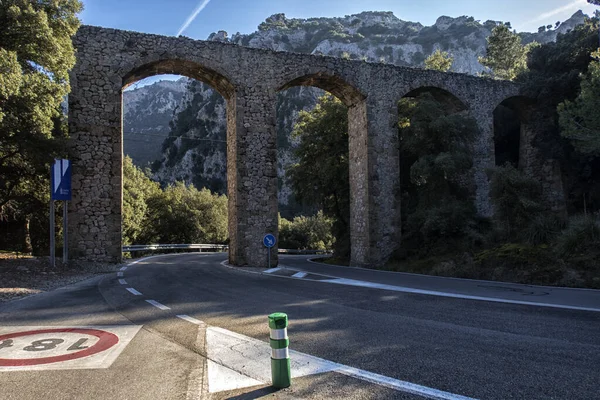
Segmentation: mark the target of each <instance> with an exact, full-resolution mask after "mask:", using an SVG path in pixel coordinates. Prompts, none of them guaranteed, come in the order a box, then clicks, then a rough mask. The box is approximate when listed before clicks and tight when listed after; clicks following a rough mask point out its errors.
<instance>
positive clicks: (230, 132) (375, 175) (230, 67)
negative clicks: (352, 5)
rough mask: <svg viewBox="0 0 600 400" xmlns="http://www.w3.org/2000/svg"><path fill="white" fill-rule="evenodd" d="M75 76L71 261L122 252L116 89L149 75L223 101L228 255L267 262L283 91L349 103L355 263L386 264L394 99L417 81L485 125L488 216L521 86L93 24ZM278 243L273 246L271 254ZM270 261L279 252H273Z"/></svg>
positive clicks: (484, 208) (394, 235) (391, 228)
mask: <svg viewBox="0 0 600 400" xmlns="http://www.w3.org/2000/svg"><path fill="white" fill-rule="evenodd" d="M74 43H75V47H76V49H77V64H76V66H75V68H74V69H73V71H72V74H71V86H72V92H71V94H70V96H69V128H70V132H71V136H72V139H73V140H72V148H73V151H74V159H73V206H72V207H71V209H70V213H71V214H70V215H71V220H72V221H73V224H72V225H71V231H70V239H71V246H72V247H71V248H72V249H74V250H75V251H76V254H75V256H76V258H80V259H86V260H94V261H108V262H118V261H119V260H120V259H121V208H122V189H121V179H122V177H121V170H122V158H123V152H122V128H121V123H122V122H121V119H122V118H121V113H122V111H121V108H122V104H121V98H122V97H121V96H122V89H123V87H125V86H127V85H129V84H131V83H133V82H135V81H136V80H139V79H143V78H145V77H148V76H152V75H156V74H164V73H173V74H180V75H185V76H188V77H190V78H194V79H198V80H200V81H203V82H205V83H207V84H209V85H211V86H213V87H214V88H215V89H216V90H217V91H218V92H219V93H221V95H223V97H224V98H225V100H226V101H227V142H228V150H227V151H228V171H227V175H228V178H227V179H228V197H229V231H230V255H229V257H230V262H232V263H233V264H236V265H246V264H250V265H257V266H265V265H266V263H267V253H266V250H265V248H264V247H263V245H262V237H263V236H264V234H266V233H274V234H277V173H276V172H277V171H276V166H277V159H276V158H277V152H276V150H277V149H276V143H277V142H276V131H275V127H276V123H275V101H276V95H277V92H278V91H279V90H282V89H286V88H288V87H292V86H298V85H312V86H316V87H319V88H321V89H324V90H327V91H329V92H331V93H332V94H334V95H336V96H337V97H338V98H340V99H341V100H342V101H343V102H344V103H345V104H346V106H348V108H349V148H350V157H351V160H352V162H351V169H350V186H351V199H350V200H351V243H352V261H351V262H352V264H353V265H373V264H380V263H382V262H384V261H385V260H386V259H387V258H389V256H390V255H391V253H392V252H393V251H394V250H395V249H396V248H397V247H398V245H399V243H400V225H399V221H400V203H399V198H398V196H399V187H398V181H399V177H398V157H399V155H398V144H397V128H396V122H395V121H396V114H397V107H396V103H397V101H398V100H400V99H401V98H402V97H403V96H404V95H406V94H407V93H409V92H410V91H412V90H415V89H417V88H421V87H434V88H439V89H443V90H445V91H447V92H448V93H449V94H451V95H453V96H455V97H456V98H458V99H459V100H460V101H461V102H463V103H464V104H465V105H466V108H467V109H468V111H469V112H470V113H471V115H473V116H474V117H475V118H476V119H477V121H478V123H479V125H480V127H481V128H482V133H481V137H480V138H479V140H478V141H477V144H476V163H475V164H476V165H475V172H474V175H475V182H476V186H477V199H476V204H477V209H478V210H479V212H480V213H481V214H483V215H489V214H490V213H491V207H490V205H489V196H488V194H489V184H488V181H487V177H486V176H485V172H484V169H485V167H487V166H491V165H492V163H493V160H494V154H493V152H494V147H493V136H492V130H491V122H492V119H491V118H492V113H493V110H494V108H495V107H496V106H497V105H498V104H500V102H502V101H503V100H504V99H506V98H508V97H511V96H515V95H517V94H518V87H517V86H515V85H512V84H510V83H506V82H500V81H492V80H488V79H481V78H476V77H472V76H467V75H463V74H452V73H441V72H436V71H425V70H419V69H412V68H403V67H397V66H393V65H386V64H372V63H366V62H362V61H352V60H343V59H337V58H333V57H325V56H313V55H307V54H295V53H284V52H273V51H269V50H261V49H251V48H245V47H241V46H236V45H232V44H225V43H218V42H205V41H194V40H191V39H188V38H183V37H179V38H176V37H165V36H157V35H148V34H142V33H136V32H128V31H120V30H114V29H105V28H98V27H91V26H83V27H81V28H80V30H79V32H78V33H77V35H76V37H75V39H74ZM276 250H277V249H276V248H275V249H274V250H273V253H272V254H273V255H275V254H276ZM272 260H273V262H274V263H276V262H277V258H276V257H274V258H272Z"/></svg>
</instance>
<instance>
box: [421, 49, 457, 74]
mask: <svg viewBox="0 0 600 400" xmlns="http://www.w3.org/2000/svg"><path fill="white" fill-rule="evenodd" d="M453 62H454V58H453V57H452V56H450V55H449V54H448V52H446V51H441V50H440V49H437V50H436V51H435V52H434V53H433V54H431V55H430V56H429V57H427V58H426V59H425V68H427V69H433V70H435V71H441V72H447V71H449V70H450V68H452V63H453Z"/></svg>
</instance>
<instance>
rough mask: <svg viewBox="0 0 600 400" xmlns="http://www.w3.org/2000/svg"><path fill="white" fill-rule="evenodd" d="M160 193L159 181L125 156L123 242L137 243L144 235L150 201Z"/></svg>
mask: <svg viewBox="0 0 600 400" xmlns="http://www.w3.org/2000/svg"><path fill="white" fill-rule="evenodd" d="M160 194H161V189H160V186H159V185H158V183H157V182H153V181H151V180H150V178H148V175H147V174H146V173H144V171H142V170H141V169H140V168H138V167H136V166H135V165H133V161H131V158H130V157H125V159H124V160H123V244H133V243H136V241H137V238H138V237H140V236H142V235H144V227H145V226H146V224H145V222H146V220H147V219H148V218H149V207H148V201H149V199H150V198H153V197H157V196H160ZM146 236H148V235H147V234H146ZM142 244H144V243H142Z"/></svg>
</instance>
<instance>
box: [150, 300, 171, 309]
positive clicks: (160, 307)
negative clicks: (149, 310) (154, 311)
mask: <svg viewBox="0 0 600 400" xmlns="http://www.w3.org/2000/svg"><path fill="white" fill-rule="evenodd" d="M146 302H147V303H150V304H152V305H153V306H154V307H156V308H159V309H161V310H170V309H171V307H167V306H165V305H164V304H160V303H159V302H158V301H156V300H146Z"/></svg>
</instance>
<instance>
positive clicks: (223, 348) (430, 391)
mask: <svg viewBox="0 0 600 400" xmlns="http://www.w3.org/2000/svg"><path fill="white" fill-rule="evenodd" d="M206 351H207V355H208V359H209V360H214V361H216V362H218V363H219V364H220V365H222V366H224V367H227V368H229V369H231V370H233V371H235V372H237V373H238V374H240V375H241V376H242V377H249V378H252V379H253V380H256V381H259V382H264V383H268V382H270V381H271V367H270V364H269V363H268V362H267V363H265V362H264V360H268V359H269V356H270V354H271V347H270V345H269V343H266V342H263V341H261V340H258V339H254V338H251V337H248V336H244V335H241V334H239V333H236V332H232V331H228V330H226V329H222V328H217V327H212V326H211V327H208V328H207V329H206ZM290 360H291V367H292V375H293V376H294V377H302V376H309V375H314V374H321V373H325V372H337V373H340V374H343V375H347V376H350V377H353V378H356V379H360V380H363V381H367V382H371V383H374V384H377V385H380V386H384V387H387V388H390V389H394V390H398V391H402V392H405V393H412V394H416V395H419V396H423V397H426V398H428V399H435V400H472V399H471V398H469V397H465V396H461V395H457V394H454V393H449V392H444V391H441V390H437V389H434V388H430V387H427V386H422V385H417V384H414V383H411V382H406V381H401V380H399V379H394V378H390V377H387V376H384V375H379V374H375V373H373V372H369V371H365V370H361V369H358V368H354V367H350V366H347V365H343V364H338V363H335V362H332V361H328V360H325V359H322V358H319V357H314V356H311V355H308V354H305V353H301V352H299V351H294V350H291V351H290ZM213 375H214V374H213ZM208 378H209V387H211V383H212V386H213V387H214V386H218V385H216V384H215V383H214V380H215V379H216V377H214V376H211V374H210V370H209V376H208ZM232 379H234V377H233V376H232ZM246 379H247V378H246ZM211 381H213V382H211ZM251 384H252V381H250V382H248V383H244V382H243V381H241V380H237V381H236V382H231V383H230V385H235V386H237V387H243V385H251Z"/></svg>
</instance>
